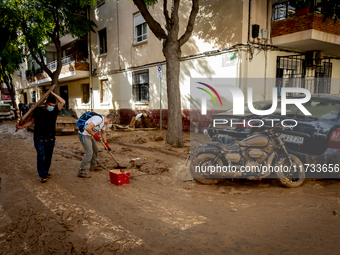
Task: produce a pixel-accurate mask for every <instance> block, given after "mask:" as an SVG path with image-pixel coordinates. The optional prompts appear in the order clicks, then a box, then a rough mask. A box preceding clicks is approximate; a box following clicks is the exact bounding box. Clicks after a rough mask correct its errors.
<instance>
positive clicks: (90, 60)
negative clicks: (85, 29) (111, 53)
mask: <svg viewBox="0 0 340 255" xmlns="http://www.w3.org/2000/svg"><path fill="white" fill-rule="evenodd" d="M87 15H88V19H89V20H91V12H90V6H87ZM88 54H89V62H90V63H89V71H90V98H91V100H90V107H91V111H93V91H92V85H93V82H92V51H91V31H90V32H89V35H88Z"/></svg>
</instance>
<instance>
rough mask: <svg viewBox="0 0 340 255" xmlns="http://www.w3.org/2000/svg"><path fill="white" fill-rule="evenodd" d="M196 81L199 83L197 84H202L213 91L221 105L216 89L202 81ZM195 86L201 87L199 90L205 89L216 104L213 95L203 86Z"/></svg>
mask: <svg viewBox="0 0 340 255" xmlns="http://www.w3.org/2000/svg"><path fill="white" fill-rule="evenodd" d="M197 83H199V84H201V85H204V86H206V87H208V88H209V89H210V90H211V91H212V92H214V93H215V95H216V96H217V98H218V100H220V103H221V106H222V100H221V98H220V95H219V94H218V93H217V91H216V90H215V89H214V88H213V87H211V86H210V85H208V84H205V83H203V82H197ZM196 88H198V89H201V90H203V91H205V92H206V93H208V95H209V96H211V98H212V99H213V100H214V102H215V105H217V103H216V100H215V98H214V96H213V95H212V94H211V93H210V92H209V91H208V90H206V89H204V88H200V87H196Z"/></svg>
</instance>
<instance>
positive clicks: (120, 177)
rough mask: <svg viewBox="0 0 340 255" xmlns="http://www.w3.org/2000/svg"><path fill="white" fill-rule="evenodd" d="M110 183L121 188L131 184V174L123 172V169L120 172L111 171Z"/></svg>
mask: <svg viewBox="0 0 340 255" xmlns="http://www.w3.org/2000/svg"><path fill="white" fill-rule="evenodd" d="M109 174H110V181H111V183H112V184H114V185H117V186H121V185H123V184H129V182H130V173H128V172H123V171H122V169H120V170H110V171H109Z"/></svg>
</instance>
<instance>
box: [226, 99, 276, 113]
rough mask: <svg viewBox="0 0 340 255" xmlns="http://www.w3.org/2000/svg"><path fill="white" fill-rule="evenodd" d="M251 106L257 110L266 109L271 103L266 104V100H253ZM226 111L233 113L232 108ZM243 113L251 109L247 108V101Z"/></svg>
mask: <svg viewBox="0 0 340 255" xmlns="http://www.w3.org/2000/svg"><path fill="white" fill-rule="evenodd" d="M253 106H254V108H255V109H257V110H267V109H269V107H271V104H268V102H265V101H257V102H253ZM226 112H227V113H233V108H230V109H228V110H227V111H226ZM244 113H245V114H251V111H250V110H249V108H248V104H247V103H245V104H244Z"/></svg>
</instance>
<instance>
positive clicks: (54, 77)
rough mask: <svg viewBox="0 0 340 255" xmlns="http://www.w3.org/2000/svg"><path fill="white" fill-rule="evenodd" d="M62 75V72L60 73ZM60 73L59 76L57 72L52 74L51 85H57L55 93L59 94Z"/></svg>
mask: <svg viewBox="0 0 340 255" xmlns="http://www.w3.org/2000/svg"><path fill="white" fill-rule="evenodd" d="M59 73H60V72H59ZM59 73H58V74H57V73H56V71H55V72H54V73H53V74H52V77H51V79H52V81H51V85H52V86H53V85H55V88H54V90H53V92H54V93H56V94H59V93H58V91H59Z"/></svg>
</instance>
